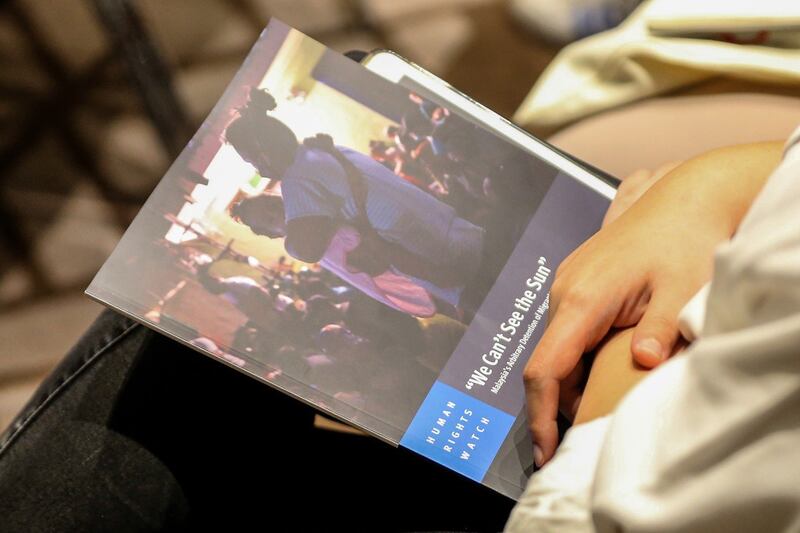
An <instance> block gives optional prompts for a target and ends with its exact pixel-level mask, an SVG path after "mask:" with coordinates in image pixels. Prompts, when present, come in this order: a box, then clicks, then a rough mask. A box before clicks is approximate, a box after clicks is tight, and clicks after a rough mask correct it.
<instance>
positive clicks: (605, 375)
mask: <svg viewBox="0 0 800 533" xmlns="http://www.w3.org/2000/svg"><path fill="white" fill-rule="evenodd" d="M632 335H633V328H628V329H623V330H618V331H616V332H615V333H613V334H611V335H609V337H608V339H607V340H606V341H605V342H604V343H603V344H601V345H600V347H599V348H598V349H597V351H596V355H595V359H594V363H593V364H592V369H591V371H590V373H589V380H588V381H587V383H586V388H585V389H584V391H583V399H582V400H581V403H580V406H579V407H578V412H577V413H576V415H575V421H574V423H575V424H582V423H584V422H590V421H591V420H594V419H595V418H599V417H601V416H605V415H607V414H609V413H611V412H612V411H613V410H614V408H615V407H616V406H617V404H618V403H619V401H620V400H621V399H622V397H623V396H625V394H626V393H627V392H628V391H629V390H630V389H632V388H633V387H634V385H636V384H637V383H639V381H640V380H641V379H642V378H644V377H645V376H646V375H647V373H648V370H646V369H644V368H643V367H641V366H639V365H638V364H636V363H635V362H634V360H633V356H632V354H631V336H632Z"/></svg>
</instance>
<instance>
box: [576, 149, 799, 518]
mask: <svg viewBox="0 0 800 533" xmlns="http://www.w3.org/2000/svg"><path fill="white" fill-rule="evenodd" d="M793 138H795V139H796V136H794V137H793ZM798 479H800V147H799V146H798V145H797V144H794V147H793V148H790V149H787V152H786V155H785V157H784V160H783V162H782V164H781V165H780V166H779V168H778V169H777V170H776V171H775V172H774V173H773V175H772V177H771V178H770V180H769V181H768V182H767V184H766V185H765V187H764V190H763V191H762V192H761V193H760V194H759V196H758V198H757V199H756V201H755V202H754V204H753V205H752V207H751V208H750V210H749V211H748V214H747V215H746V217H745V219H744V220H743V221H742V224H741V225H740V227H739V229H738V231H737V234H736V236H735V237H734V238H733V239H732V240H731V241H730V242H728V243H726V244H724V245H723V246H721V247H720V248H719V249H718V251H717V255H716V260H715V267H714V277H713V281H712V283H711V287H710V290H709V296H708V303H707V307H706V318H705V324H704V327H703V336H702V337H701V338H700V340H698V341H697V342H696V343H695V344H694V345H692V347H691V348H690V349H689V350H687V352H686V354H685V355H683V356H679V357H677V358H676V359H675V360H674V361H671V362H670V363H668V364H666V365H664V367H663V368H662V369H659V371H657V372H654V373H653V375H651V376H650V377H649V378H648V379H647V380H645V381H643V382H642V383H641V384H640V385H639V386H638V387H636V388H635V389H634V390H633V391H632V392H631V394H629V395H628V396H626V398H625V399H624V400H623V402H622V403H621V404H620V406H619V408H618V410H617V411H616V412H615V414H614V416H613V419H612V422H611V425H610V427H609V431H608V435H607V438H606V441H605V443H604V444H603V449H602V451H601V453H600V456H599V460H598V467H597V471H596V473H595V482H594V489H593V490H594V493H593V499H592V503H591V506H592V515H593V519H594V522H595V526H596V528H597V530H598V531H629V530H630V531H654V532H655V531H658V532H671V531H684V532H705V531H725V532H731V533H735V532H739V531H741V532H747V531H798V530H800V488H798V487H800V485H798Z"/></svg>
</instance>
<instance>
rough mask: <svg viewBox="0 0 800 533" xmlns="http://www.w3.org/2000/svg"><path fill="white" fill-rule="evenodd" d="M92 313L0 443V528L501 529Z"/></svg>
mask: <svg viewBox="0 0 800 533" xmlns="http://www.w3.org/2000/svg"><path fill="white" fill-rule="evenodd" d="M313 416H314V410H313V409H312V408H310V407H307V406H305V405H303V404H302V403H300V402H298V401H296V400H293V399H291V398H289V397H288V396H285V395H284V394H282V393H279V392H277V391H274V390H272V389H271V388H270V387H268V386H266V385H264V384H261V383H259V382H257V381H256V380H254V379H251V378H249V377H247V376H245V375H243V374H241V373H239V372H236V371H235V370H233V369H230V368H228V367H226V366H224V365H222V364H220V363H218V362H216V361H213V360H212V359H210V358H208V357H205V356H203V355H201V354H199V353H196V352H194V351H193V350H190V349H188V348H185V347H184V346H182V345H180V344H178V343H176V342H174V341H171V340H169V339H167V338H165V337H163V336H161V335H157V334H155V333H153V332H151V331H149V330H148V329H146V328H144V327H143V326H140V325H137V324H135V323H134V322H133V321H131V320H129V319H127V318H125V317H122V316H120V315H118V314H115V313H112V312H110V311H106V312H104V313H103V314H102V315H101V316H100V317H99V318H98V319H97V321H96V322H95V324H94V325H93V326H92V327H91V328H90V329H89V331H88V332H87V333H86V334H85V335H84V337H83V338H82V339H81V340H80V341H79V342H78V344H77V345H76V346H75V347H74V348H73V350H72V351H71V352H70V353H69V354H68V355H67V356H66V358H65V359H64V360H63V361H62V363H61V364H60V366H59V367H58V368H57V369H56V370H55V371H54V372H53V374H52V375H51V376H50V377H49V378H48V379H47V380H46V381H45V383H43V385H42V386H41V387H40V389H39V390H38V391H37V393H36V395H35V396H34V398H33V399H32V400H31V401H30V402H29V404H28V405H27V406H26V408H25V409H24V410H23V412H22V413H21V414H20V415H19V417H18V418H17V420H16V421H15V422H14V423H13V424H12V426H11V427H10V428H9V429H8V430H7V431H6V433H5V434H3V435H2V436H1V437H0V531H58V532H62V531H81V532H84V531H114V532H122V531H162V530H208V529H218V530H224V531H231V530H241V529H245V528H246V529H247V530H251V529H255V528H258V529H259V530H264V531H315V530H317V531H341V530H346V531H360V530H369V531H408V530H495V531H496V530H500V529H502V527H503V524H504V522H505V519H506V517H507V516H508V513H509V511H510V509H511V506H512V504H513V502H512V501H511V500H508V499H507V498H505V497H503V496H500V495H499V494H496V493H494V492H492V491H491V490H489V489H487V488H485V487H482V486H480V485H479V484H477V483H474V482H472V481H469V480H467V479H466V478H462V477H461V476H459V475H457V474H455V473H453V472H451V471H449V470H447V469H445V468H443V467H440V466H439V465H436V464H433V463H431V462H429V461H427V460H426V459H424V458H422V457H420V456H417V455H415V454H412V453H410V452H407V451H405V450H402V449H394V448H392V447H391V446H389V445H387V444H385V443H382V442H379V441H378V440H376V439H373V438H370V437H361V436H353V435H346V434H340V433H334V432H329V431H322V430H318V429H315V428H313V426H312V420H313Z"/></svg>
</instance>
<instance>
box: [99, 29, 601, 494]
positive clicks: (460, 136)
mask: <svg viewBox="0 0 800 533" xmlns="http://www.w3.org/2000/svg"><path fill="white" fill-rule="evenodd" d="M435 100H436V98H435V95H426V98H423V97H421V96H420V95H419V93H418V92H414V91H412V90H410V89H408V88H404V87H403V86H402V84H395V83H392V82H389V81H387V80H385V79H383V78H381V77H379V76H377V75H376V74H374V73H372V72H370V71H368V70H367V69H366V68H364V67H363V66H362V65H360V64H358V63H356V62H354V61H352V60H350V59H348V58H346V57H344V56H341V55H339V54H337V53H335V52H333V51H331V50H328V49H326V48H325V47H324V46H323V45H321V44H320V43H317V42H316V41H314V40H312V39H310V38H308V37H306V36H304V35H303V34H301V33H299V32H297V31H296V30H293V29H291V28H289V27H287V26H286V25H285V24H283V23H281V22H279V21H275V20H273V21H272V22H271V23H270V25H269V26H268V27H267V29H266V30H265V31H264V33H263V34H262V35H261V37H260V39H259V40H258V42H257V43H256V44H255V46H254V47H253V49H252V51H251V52H250V54H249V56H248V57H247V59H246V61H245V63H244V65H243V66H242V68H241V70H240V71H239V72H238V73H237V75H236V77H235V78H234V80H233V81H232V82H231V84H230V86H229V87H228V89H227V90H226V92H225V94H224V95H223V97H222V98H221V99H220V101H219V102H218V103H217V105H216V106H215V108H214V110H213V111H212V113H211V114H210V115H209V117H208V118H207V120H206V121H205V122H204V123H203V125H202V127H201V128H200V130H199V131H198V132H197V134H196V135H195V136H194V138H193V139H192V141H191V142H190V143H189V145H188V146H187V147H186V149H185V150H184V152H183V153H182V154H181V156H180V157H179V158H178V160H177V161H176V162H175V163H174V164H173V165H172V167H171V168H170V169H169V171H168V172H167V174H166V175H165V176H164V178H163V179H162V181H161V182H160V184H159V185H158V187H157V188H156V190H155V191H154V192H153V194H152V195H151V197H150V198H149V199H148V201H147V203H146V204H145V206H144V207H143V209H142V210H141V212H140V213H139V215H138V216H137V217H136V219H135V220H134V222H133V224H132V225H131V227H130V228H129V229H128V231H127V232H126V233H125V235H124V237H123V239H122V240H121V242H120V243H119V245H118V246H117V248H116V249H115V251H114V253H113V254H112V256H111V257H110V258H109V259H108V261H107V262H106V263H105V265H104V266H103V267H102V269H101V270H100V272H99V273H98V274H97V276H96V277H95V279H94V281H93V282H92V284H91V285H90V286H89V288H88V289H87V293H88V294H89V295H90V296H92V297H93V298H95V299H97V300H99V301H101V302H103V303H105V304H106V305H109V306H111V307H113V308H115V309H117V310H119V311H121V312H123V313H125V314H128V315H130V316H132V317H134V318H136V319H138V320H140V321H142V322H143V323H145V324H147V325H148V326H150V327H153V328H154V329H156V330H158V331H160V332H162V333H165V334H167V335H169V336H171V337H173V338H175V339H178V340H180V341H182V342H184V343H187V344H190V345H192V346H193V347H195V348H196V349H197V350H198V351H201V352H203V353H205V354H207V355H211V356H214V357H216V358H219V359H220V360H221V361H223V362H225V363H227V364H229V365H232V366H235V367H237V368H239V369H241V370H242V371H244V372H246V373H248V374H250V375H251V376H253V377H255V378H257V379H260V380H262V381H264V382H266V383H269V384H271V385H273V386H275V387H278V388H280V389H281V390H283V391H285V392H287V393H288V394H291V395H293V396H295V397H297V398H299V399H301V400H303V401H305V402H308V403H310V404H313V405H314V406H316V407H318V408H319V409H321V410H322V411H324V412H327V413H329V414H332V415H334V416H336V417H338V418H340V419H342V420H345V421H347V422H349V423H351V424H353V425H355V426H357V427H360V428H362V429H364V430H366V431H368V432H369V433H371V434H373V435H375V436H377V437H379V438H381V439H383V440H385V441H387V442H389V443H391V444H394V445H400V446H405V447H407V448H410V449H412V450H415V451H417V452H419V453H420V454H422V455H424V456H426V457H428V458H430V459H433V460H435V461H437V462H439V463H441V464H443V465H445V466H447V467H450V468H452V469H454V470H456V471H458V472H460V473H462V474H464V475H466V476H468V477H470V478H472V479H474V480H476V481H479V482H483V483H484V484H486V485H488V486H490V487H492V488H494V489H495V490H497V491H499V492H501V493H503V494H506V495H508V496H510V497H512V498H516V497H518V496H519V494H520V493H521V491H522V488H523V487H524V485H525V481H526V479H527V475H528V474H530V472H531V471H532V469H533V453H532V449H531V448H532V446H531V442H530V437H529V435H528V432H527V430H526V428H525V419H524V414H523V411H522V409H523V403H524V393H523V389H522V379H521V374H522V369H523V368H524V366H525V362H526V361H527V358H528V357H529V355H530V352H531V351H532V349H533V347H534V346H535V344H536V342H537V340H538V338H539V337H540V335H541V332H542V328H543V326H544V324H545V321H546V315H547V308H548V290H549V286H550V282H551V280H552V276H553V273H554V271H555V268H556V267H557V265H558V264H559V262H560V261H561V260H562V259H563V258H564V257H566V256H567V255H568V254H569V253H570V252H571V251H572V250H573V249H574V248H575V247H577V246H578V245H579V244H580V243H581V242H583V241H584V240H585V239H586V238H588V237H589V236H590V235H591V234H592V233H594V232H595V231H596V230H597V228H598V227H599V226H600V223H601V220H602V217H603V214H604V213H605V210H606V209H607V207H608V203H609V200H608V198H606V197H605V196H603V195H602V194H599V193H598V192H596V191H595V190H593V189H591V188H590V187H587V186H586V185H585V184H584V183H581V182H580V181H578V180H576V179H573V178H572V177H570V176H569V175H567V174H565V173H564V172H561V171H559V170H558V169H557V168H556V167H554V166H552V165H550V164H549V163H547V162H545V161H542V160H541V159H539V158H538V157H536V156H534V155H532V154H531V153H529V152H527V151H525V150H522V149H520V148H519V147H517V146H516V145H514V144H511V143H509V142H506V141H505V140H503V139H501V138H499V137H498V136H496V135H495V134H493V133H491V132H490V131H488V130H486V129H484V128H482V127H481V126H479V125H478V124H476V123H475V122H473V121H471V120H469V119H468V118H466V117H465V116H464V115H462V114H460V113H459V112H457V111H454V110H452V109H449V108H448V106H447V105H446V104H444V103H442V102H436V101H435ZM187 378H189V379H190V376H187Z"/></svg>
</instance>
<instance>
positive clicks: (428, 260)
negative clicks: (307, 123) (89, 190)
mask: <svg viewBox="0 0 800 533" xmlns="http://www.w3.org/2000/svg"><path fill="white" fill-rule="evenodd" d="M274 107H275V100H274V99H273V98H272V96H271V95H269V93H267V92H265V91H262V90H258V89H253V90H252V91H251V94H250V99H249V101H248V103H247V105H246V106H244V107H243V108H242V109H241V110H240V115H239V117H237V118H236V119H234V120H233V122H232V123H231V124H230V125H228V127H227V129H226V131H225V140H226V141H227V142H229V143H230V144H231V145H232V146H233V147H234V148H235V149H236V151H237V152H238V153H239V155H240V156H241V157H242V158H243V159H244V160H246V161H247V162H249V163H250V164H252V165H253V166H254V167H255V168H256V170H257V171H258V172H259V174H261V175H262V176H263V177H268V178H269V179H270V180H271V187H274V186H275V184H276V183H277V182H280V187H281V196H277V195H273V194H264V195H261V196H256V197H252V198H247V199H245V200H242V201H241V202H240V203H239V204H237V205H235V206H233V208H232V210H231V215H232V216H233V217H234V219H237V220H239V221H240V222H242V223H244V224H246V225H247V226H249V227H250V228H251V229H252V230H253V231H254V232H255V233H257V234H261V235H266V236H268V237H270V238H280V237H285V238H286V241H285V246H286V250H287V252H288V253H289V254H290V255H292V256H293V257H295V258H296V259H299V260H301V261H304V262H308V263H316V262H320V261H321V260H322V259H323V257H324V256H325V254H326V251H327V250H328V248H329V246H330V245H331V242H332V240H333V239H334V236H335V235H336V233H337V231H338V230H339V229H340V227H342V226H348V227H350V228H355V230H357V232H358V234H359V239H360V243H359V245H358V246H357V247H356V248H355V249H353V250H351V251H349V253H347V256H346V262H347V264H346V265H338V266H339V267H340V268H338V269H337V270H338V273H340V274H341V275H344V276H347V272H350V273H353V274H355V273H366V274H368V275H369V276H372V277H376V276H380V275H382V274H383V273H385V272H387V271H390V272H394V273H398V274H402V275H403V276H405V277H406V278H408V280H410V281H411V282H413V284H415V285H417V286H419V287H422V288H424V289H425V290H426V291H427V292H428V293H429V294H430V295H431V296H433V297H435V298H436V299H438V300H440V301H442V302H446V303H447V304H450V305H451V306H453V307H459V304H460V299H461V295H462V294H463V292H464V290H465V287H466V286H468V284H469V283H470V281H471V280H472V279H473V278H474V277H475V276H476V274H477V273H478V271H479V268H480V265H481V262H482V255H483V253H484V240H485V238H484V235H485V231H484V229H483V228H481V227H480V226H478V225H476V224H473V223H471V222H469V221H467V220H466V219H464V218H462V217H460V216H458V214H457V212H456V210H455V209H454V208H453V207H452V206H450V205H448V204H446V203H444V202H441V201H439V200H438V199H437V198H435V197H434V196H432V195H431V194H428V193H427V192H425V191H423V190H421V189H419V188H418V187H416V186H414V185H412V184H410V183H408V182H406V181H404V180H402V179H398V177H397V175H395V174H394V173H393V172H392V171H391V170H389V169H387V168H386V167H385V166H383V165H382V164H380V163H379V162H377V161H375V160H374V159H373V158H372V157H370V156H369V155H366V154H362V153H359V152H357V151H355V150H352V149H350V148H346V147H342V146H336V145H334V143H333V140H332V139H331V138H330V137H329V136H327V135H321V134H320V135H317V136H316V137H313V138H309V139H306V140H305V141H303V142H302V143H301V142H298V140H297V138H296V137H295V135H294V133H293V132H292V130H291V129H290V128H289V127H288V126H287V125H286V124H284V123H283V122H281V121H280V120H278V119H276V118H274V117H272V116H270V115H269V114H268V112H269V111H271V110H272V109H274ZM348 281H351V282H352V281H354V280H352V279H348ZM354 285H356V286H358V282H357V281H356V282H355V283H354Z"/></svg>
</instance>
